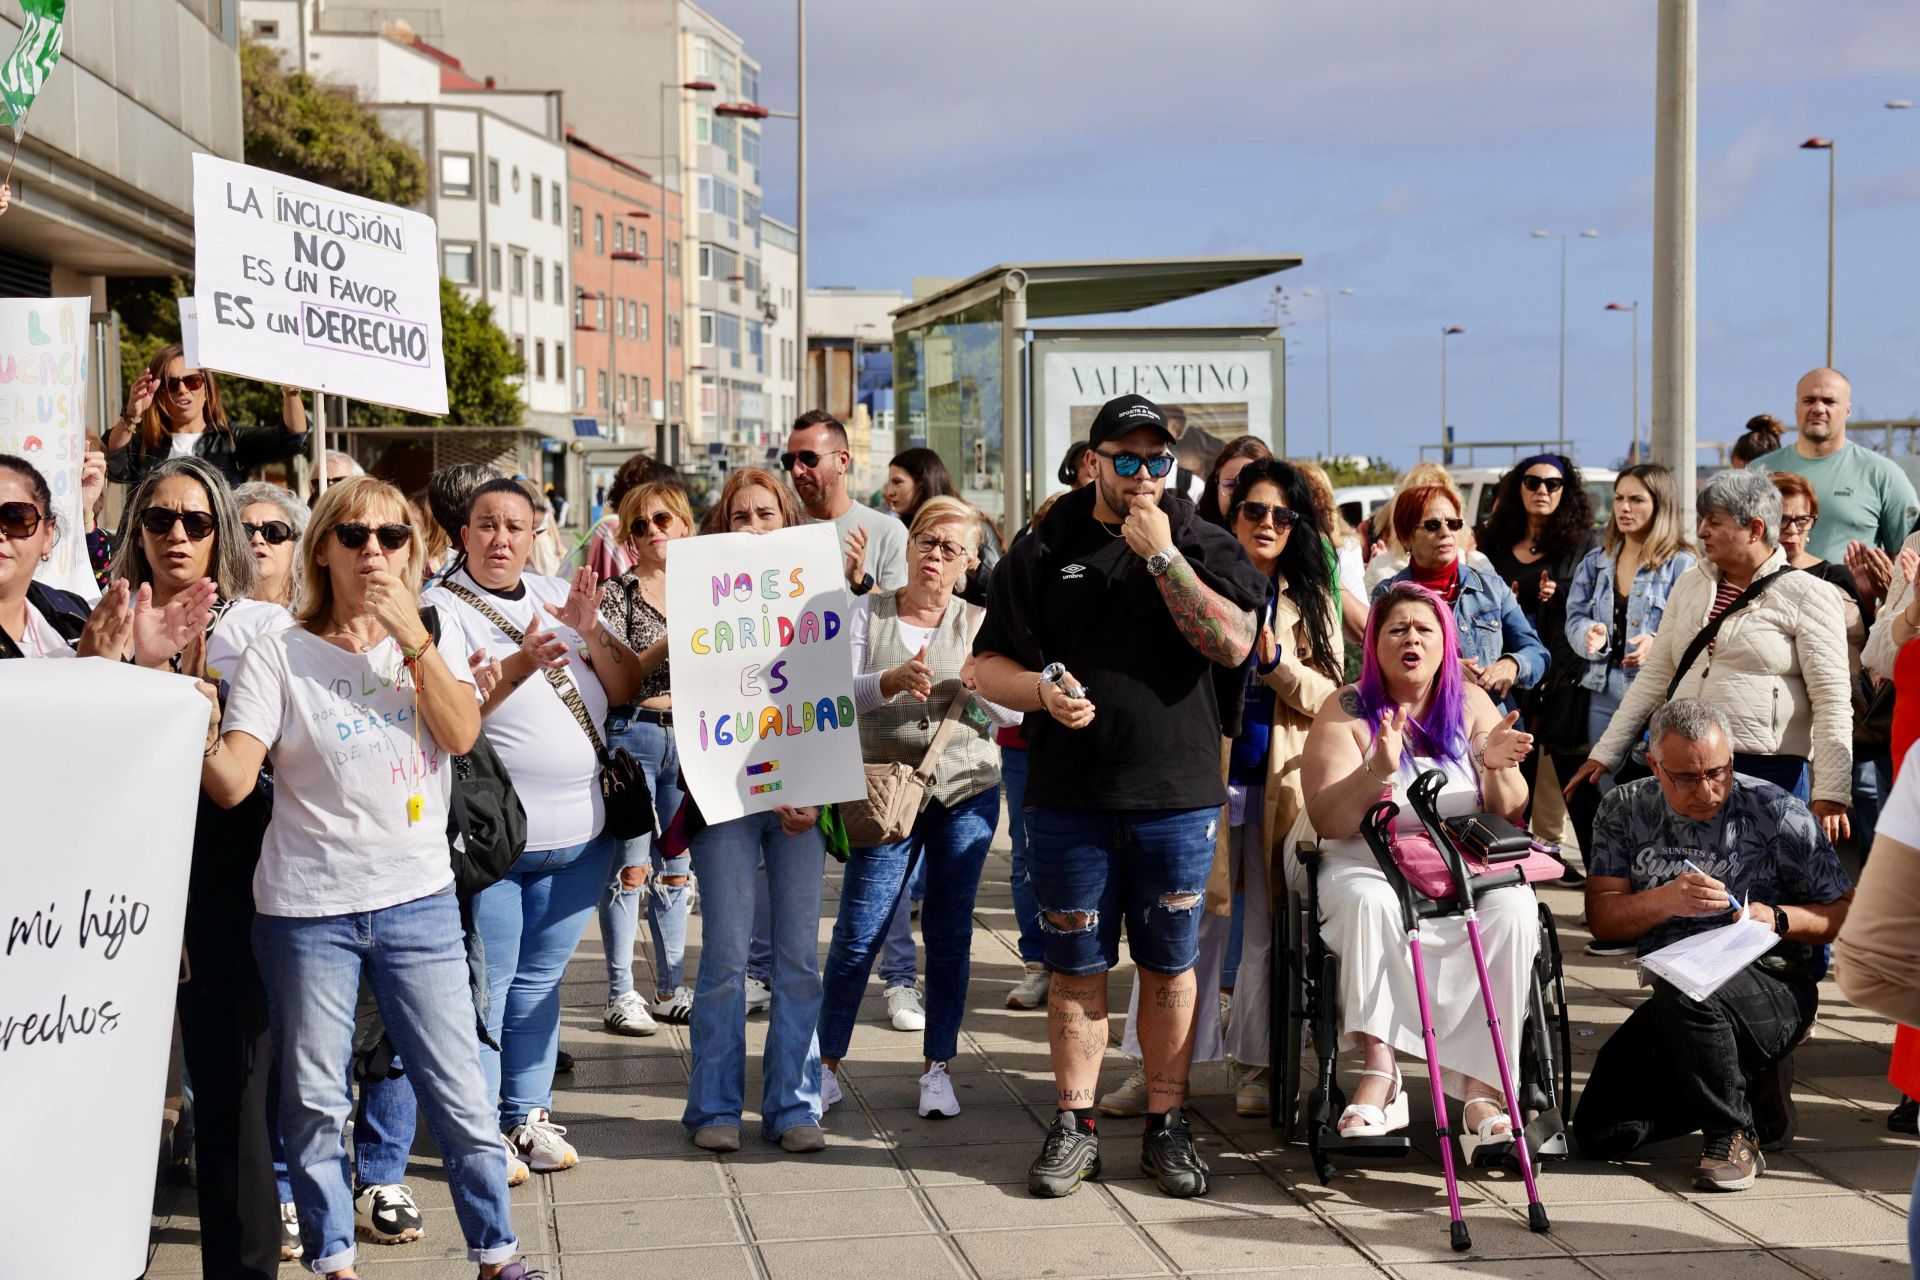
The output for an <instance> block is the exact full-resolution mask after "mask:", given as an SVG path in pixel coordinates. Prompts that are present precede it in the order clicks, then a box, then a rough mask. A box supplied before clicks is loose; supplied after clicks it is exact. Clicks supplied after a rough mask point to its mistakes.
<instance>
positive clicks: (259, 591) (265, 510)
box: [233, 480, 310, 608]
mask: <svg viewBox="0 0 1920 1280" xmlns="http://www.w3.org/2000/svg"><path fill="white" fill-rule="evenodd" d="M233 500H234V501H235V502H237V503H239V504H240V527H241V529H243V530H245V531H246V535H247V549H248V550H249V551H251V552H253V559H254V565H255V567H256V568H257V569H258V570H259V575H260V576H259V581H258V583H257V585H256V586H255V587H254V592H253V594H254V598H255V599H257V600H270V601H272V602H273V603H274V604H277V605H284V606H287V607H289V608H291V607H292V605H293V556H294V550H295V547H296V545H297V544H298V543H299V541H300V539H301V538H302V537H304V536H305V535H306V532H307V519H308V516H309V514H310V513H309V512H308V510H307V504H306V503H304V502H301V501H300V500H299V499H298V498H296V497H294V496H293V494H292V493H291V492H289V491H288V490H286V489H283V488H281V487H280V486H279V485H277V484H268V483H267V482H266V481H264V480H249V481H248V482H247V483H245V484H243V485H241V486H240V487H239V488H238V489H235V490H234V491H233Z"/></svg>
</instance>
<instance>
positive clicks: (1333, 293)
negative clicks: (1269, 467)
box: [1300, 289, 1353, 458]
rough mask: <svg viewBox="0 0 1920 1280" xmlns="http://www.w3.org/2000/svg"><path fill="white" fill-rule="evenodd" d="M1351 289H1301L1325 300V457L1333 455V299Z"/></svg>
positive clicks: (1312, 296)
mask: <svg viewBox="0 0 1920 1280" xmlns="http://www.w3.org/2000/svg"><path fill="white" fill-rule="evenodd" d="M1352 294H1353V290H1351V289H1327V290H1324V291H1323V290H1320V289H1302V290H1301V291H1300V296H1301V297H1303V298H1318V297H1322V296H1324V297H1325V298H1326V300H1327V307H1326V311H1327V457H1328V458H1332V457H1333V300H1334V299H1335V298H1336V297H1351V296H1352Z"/></svg>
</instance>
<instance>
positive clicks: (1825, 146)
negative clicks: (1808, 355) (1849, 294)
mask: <svg viewBox="0 0 1920 1280" xmlns="http://www.w3.org/2000/svg"><path fill="white" fill-rule="evenodd" d="M1800 149H1801V150H1802V151H1824V152H1826V153H1827V367H1828V368H1829V369H1831V368H1832V367H1833V153H1834V151H1835V147H1834V145H1833V139H1832V138H1808V139H1807V140H1806V141H1805V142H1803V143H1801V144H1800Z"/></svg>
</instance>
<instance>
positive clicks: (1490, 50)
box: [708, 0, 1920, 464]
mask: <svg viewBox="0 0 1920 1280" xmlns="http://www.w3.org/2000/svg"><path fill="white" fill-rule="evenodd" d="M708 7H709V8H710V9H711V10H712V11H713V12H714V14H715V15H716V16H717V17H719V18H720V19H721V20H722V21H724V22H726V23H728V25H730V26H732V27H733V28H734V29H735V30H736V31H738V32H740V34H741V35H742V36H743V37H744V38H745V39H746V41H747V43H748V47H749V49H750V50H751V51H752V52H753V54H754V55H755V56H756V57H758V58H759V60H760V61H761V64H762V67H763V70H762V77H761V84H762V97H763V98H764V99H765V100H766V102H767V103H768V105H771V106H774V107H778V108H788V107H791V106H792V104H793V96H794V75H793V53H794V30H793V19H792V9H791V7H790V4H789V3H788V2H787V0H709V6H708ZM1655 21H1656V8H1655V5H1654V3H1653V0H1607V2H1606V3H1602V4H1584V5H1575V4H1572V3H1545V4H1542V3H1519V2H1514V3H1466V2H1460V3H1446V4H1432V3H1421V2H1419V0H1346V2H1344V3H1334V2H1314V3H1306V2H1297V3H1296V2H1282V0H1183V2H1182V3H1181V4H1179V5H1173V6H1163V5H1148V4H1145V3H1138V2H1133V0H1127V2H1116V0H1021V2H1019V3H1015V2H1014V0H966V3H964V4H939V5H936V4H932V3H921V2H918V0H915V2H910V3H895V4H873V3H865V4H853V3H850V2H849V0H813V3H812V4H811V5H810V6H809V22H810V25H809V30H808V53H809V62H810V76H809V81H808V90H809V97H810V104H809V105H810V107H811V117H812V118H811V129H810V135H809V150H810V153H811V161H812V166H811V171H810V174H809V185H810V187H811V190H812V198H811V201H810V204H811V213H812V217H813V225H812V228H811V254H812V262H811V265H810V270H809V275H810V277H811V280H812V283H813V284H815V285H816V286H817V285H824V284H839V285H856V286H862V287H891V288H899V289H901V290H906V289H908V288H909V287H910V284H911V280H912V278H913V277H914V276H916V275H951V276H960V275H968V274H971V273H973V272H975V271H977V270H980V269H982V268H984V267H987V266H990V265H992V264H994V263H996V262H1005V261H1018V260H1022V259H1037V260H1046V259H1074V258H1096V257H1107V256H1118V255H1183V254H1201V253H1250V252H1266V251H1273V252H1285V253H1298V254H1301V255H1303V256H1304V257H1305V258H1306V264H1305V265H1304V266H1303V267H1301V268H1299V269H1298V270H1295V271H1291V272H1288V273H1285V274H1284V275H1282V276H1279V277H1276V278H1274V279H1272V280H1269V281H1265V282H1259V283H1255V284H1252V285H1248V286H1244V287H1242V288H1240V289H1235V290H1229V291H1223V292H1220V293H1216V294H1212V295H1209V296H1207V297H1204V298H1198V299H1192V300H1189V301H1188V302H1185V303H1179V304H1174V305H1172V306H1169V307H1163V308H1160V309H1158V310H1156V311H1151V312H1141V313H1137V314H1136V315H1135V316H1133V317H1128V318H1127V319H1125V320H1124V321H1122V323H1140V322H1146V321H1148V320H1163V321H1165V322H1168V323H1254V322H1260V321H1263V320H1265V319H1267V318H1269V317H1270V316H1271V314H1272V308H1271V294H1272V289H1273V286H1274V285H1275V284H1276V283H1278V284H1284V285H1285V286H1286V288H1287V290H1288V292H1289V293H1290V294H1293V295H1298V293H1299V292H1300V290H1301V289H1303V288H1309V287H1313V288H1324V287H1327V286H1333V287H1336V288H1351V289H1353V290H1354V294H1353V296H1352V297H1350V298H1341V299H1340V300H1339V302H1338V303H1337V310H1336V312H1335V315H1334V378H1335V391H1334V396H1335V425H1336V429H1337V434H1338V437H1339V439H1340V440H1341V442H1342V451H1346V450H1347V449H1349V448H1357V447H1360V446H1361V445H1363V446H1364V448H1365V450H1366V451H1370V452H1379V453H1384V454H1386V455H1387V456H1389V457H1391V458H1393V459H1395V460H1396V461H1408V460H1411V459H1412V458H1413V457H1414V456H1415V454H1416V452H1417V449H1418V446H1419V445H1420V444H1422V443H1428V442H1431V441H1433V440H1434V439H1435V438H1436V437H1437V435H1438V424H1439V412H1440V411H1439V380H1440V371H1439V359H1440V357H1439V332H1440V329H1441V328H1442V327H1443V326H1445V325H1450V324H1457V325H1459V326H1461V327H1462V328H1463V329H1465V330H1466V333H1465V334H1463V335H1461V336H1459V337H1456V338H1454V339H1453V340H1452V342H1453V345H1452V348H1451V352H1450V357H1449V375H1450V377H1449V383H1450V386H1449V397H1450V411H1451V412H1450V416H1451V418H1452V420H1453V422H1454V424H1455V426H1456V428H1457V429H1458V431H1459V434H1460V435H1461V437H1462V438H1482V439H1491V438H1510V437H1528V438H1533V437H1539V436H1543V435H1544V436H1546V437H1551V436H1552V435H1553V434H1554V432H1555V429H1556V421H1557V414H1558V408H1557V405H1558V392H1557V386H1558V381H1557V379H1558V340H1559V311H1558V297H1559V294H1558V288H1559V283H1558V282H1559V277H1558V262H1559V259H1558V245H1557V243H1556V242H1553V241H1541V240H1534V239H1532V238H1530V236H1529V233H1530V232H1531V231H1532V230H1533V229H1534V228H1536V227H1539V228H1546V229H1551V230H1570V231H1578V230H1586V229H1592V230H1596V231H1598V232H1599V233H1600V237H1599V238H1598V239H1596V240H1579V241H1575V242H1574V243H1573V245H1572V246H1571V248H1570V258H1569V275H1568V294H1567V297H1568V301H1567V310H1568V339H1567V406H1568V407H1567V420H1568V428H1567V429H1568V434H1569V437H1570V438H1571V439H1573V440H1574V441H1575V443H1576V448H1577V456H1579V457H1580V458H1582V459H1585V460H1587V461H1591V462H1599V463H1605V464H1610V463H1612V462H1613V461H1615V460H1616V459H1617V457H1618V456H1619V455H1621V454H1623V453H1624V452H1625V447H1626V446H1625V442H1626V437H1627V432H1628V427H1629V423H1630V420H1631V416H1632V413H1631V386H1632V383H1631V362H1632V343H1631V336H1632V325H1631V322H1630V320H1629V318H1628V317H1626V316H1624V315H1616V314H1610V313H1608V312H1606V311H1604V310H1603V308H1604V307H1605V305H1606V303H1608V302H1610V301H1619V302H1622V303H1629V302H1632V301H1634V300H1635V299H1638V300H1640V302H1641V304H1642V311H1641V341H1642V343H1643V348H1642V360H1641V379H1642V397H1641V398H1642V414H1643V417H1644V415H1645V414H1646V413H1647V412H1648V409H1647V405H1648V403H1649V402H1650V399H1651V394H1650V373H1649V364H1650V361H1649V359H1648V357H1647V355H1646V347H1645V345H1644V344H1646V343H1647V342H1648V339H1649V337H1650V331H1651V322H1652V315H1651V302H1650V299H1651V296H1652V272H1653V241H1652V233H1651V226H1652V198H1653V148H1654V141H1653V118H1654V87H1653V76H1654V59H1655V36H1656V29H1655ZM1889 98H1907V99H1914V100H1917V101H1920V19H1917V18H1916V14H1915V10H1914V8H1913V7H1912V4H1911V3H1910V0H1908V2H1906V3H1900V2H1897V0H1896V2H1884V3H1883V2H1881V0H1847V3H1845V4H1835V5H1823V6H1815V5H1809V4H1803V3H1796V2H1793V0H1739V2H1738V3H1729V2H1725V0H1714V2H1709V3H1703V4H1702V5H1701V13H1700V94H1699V113H1700V115H1699V118H1700V129H1699V156H1700V165H1699V208H1700V232H1699V270H1698V285H1699V396H1698V424H1699V426H1698V429H1699V436H1700V438H1701V439H1702V440H1713V439H1724V440H1731V439H1732V438H1733V437H1734V436H1735V435H1737V434H1738V432H1739V430H1740V428H1741V425H1742V424H1743V423H1744V422H1745V420H1746V419H1747V417H1748V416H1749V415H1751V414H1754V413H1758V412H1772V413H1775V414H1777V415H1779V416H1781V417H1783V418H1785V417H1789V416H1790V411H1791V405H1792V394H1793V384H1794V381H1795V380H1796V378H1797V377H1798V376H1799V374H1800V373H1802V372H1803V371H1805V370H1806V369H1808V368H1810V367H1812V366H1814V365H1817V364H1819V363H1821V360H1822V358H1823V353H1824V345H1825V288H1826V257H1825V254H1826V158H1825V155H1824V153H1818V152H1804V151H1801V150H1799V149H1798V144H1799V143H1800V142H1801V141H1803V140H1804V139H1805V138H1807V137H1808V136H1809V135H1814V134H1819V135H1824V136H1830V137H1833V138H1835V139H1837V140H1838V142H1839V145H1840V150H1839V153H1838V161H1839V208H1840V216H1839V220H1838V240H1839V254H1838V257H1839V269H1838V273H1837V278H1838V319H1837V324H1836V334H1837V336H1836V347H1837V356H1836V362H1837V363H1838V364H1839V366H1840V367H1841V368H1842V369H1843V370H1845V371H1846V372H1847V373H1848V374H1849V375H1850V376H1851V377H1852V379H1853V381H1854V386H1855V416H1856V417H1860V418H1868V417H1913V416H1920V344H1917V343H1916V338H1920V318H1916V308H1915V306H1914V304H1913V299H1914V298H1915V296H1916V294H1920V245H1916V237H1917V236H1920V110H1912V111H1888V110H1886V109H1885V108H1884V107H1883V105H1882V104H1883V103H1884V102H1885V101H1886V100H1887V99H1889ZM791 130H792V125H791V124H789V123H782V122H779V121H772V122H769V124H768V126H767V130H766V133H767V139H766V144H765V156H766V162H765V164H766V167H765V186H766V193H767V196H766V207H767V209H768V210H769V211H770V212H772V213H774V214H775V215H776V216H791V213H792V209H793V146H792V136H793V135H792V132H791ZM1321 305H1322V304H1321V303H1320V302H1319V301H1318V300H1315V299H1303V298H1299V297H1297V296H1295V297H1294V298H1293V300H1292V302H1291V304H1290V312H1291V319H1293V320H1294V321H1296V322H1297V323H1296V324H1295V325H1294V326H1293V327H1291V328H1288V329H1287V330H1286V331H1285V333H1286V336H1287V338H1288V342H1289V347H1290V367H1289V384H1288V395H1287V405H1288V417H1289V422H1290V424H1291V430H1292V433H1293V435H1294V439H1295V441H1296V442H1298V441H1300V440H1302V439H1305V440H1307V441H1310V442H1313V444H1314V447H1316V448H1317V447H1318V446H1319V443H1320V442H1322V441H1324V438H1325V432H1326V410H1327V405H1326V381H1325V368H1326V366H1325V359H1326V344H1325V339H1324V332H1325V331H1324V329H1323V327H1322V318H1323V317H1322V313H1321V312H1320V311H1319V309H1318V308H1319V307H1320V306H1321ZM1349 442H1354V443H1351V444H1350V443H1349Z"/></svg>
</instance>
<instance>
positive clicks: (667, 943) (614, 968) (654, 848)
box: [600, 714, 690, 1003]
mask: <svg viewBox="0 0 1920 1280" xmlns="http://www.w3.org/2000/svg"><path fill="white" fill-rule="evenodd" d="M607 742H608V745H610V746H615V747H625V748H626V749H627V750H628V751H630V752H632V753H633V758H634V759H635V760H636V761H638V762H639V764H640V772H641V773H643V774H645V775H646V779H647V788H648V790H650V791H652V792H653V811H654V814H655V816H656V817H657V818H658V819H659V822H660V829H661V830H662V831H665V830H666V829H667V824H668V823H670V822H672V821H673V815H674V814H676V813H678V812H679V811H680V801H681V800H682V799H683V793H682V792H681V790H680V752H679V749H678V748H676V747H675V746H674V744H673V730H672V729H669V728H667V727H666V726H665V725H659V724H655V723H653V722H652V721H651V720H629V719H627V718H626V717H625V716H622V715H618V714H615V715H612V716H609V717H608V718H607ZM689 865H690V860H689V859H688V857H687V855H685V854H681V855H680V856H679V857H677V858H663V857H661V856H660V849H659V846H658V844H657V843H656V842H655V841H654V838H653V837H652V836H640V837H638V838H637V839H633V840H629V841H627V842H626V844H625V846H624V847H623V848H622V849H621V851H620V856H619V857H618V858H617V859H615V861H614V867H613V875H612V876H611V877H609V879H608V881H607V890H606V893H605V894H604V895H603V896H602V897H601V899H600V941H601V944H602V945H603V946H604V947H605V949H606V953H607V1000H608V1003H612V1002H613V1001H615V1000H618V999H619V998H620V997H621V996H623V995H625V994H627V992H629V991H631V990H633V940H634V935H635V934H637V933H638V932H639V930H640V919H639V917H640V899H641V897H642V896H643V895H644V896H645V898H646V902H647V931H648V932H649V933H651V934H652V935H653V979H654V981H653V986H654V994H656V995H657V996H659V997H661V998H662V999H665V998H666V997H667V996H670V995H672V994H673V989H674V988H675V987H677V986H680V985H681V984H683V983H684V982H685V981H686V955H687V917H688V915H689V914H690V912H689V910H688V906H689V904H688V901H687V886H686V885H685V884H684V883H683V884H672V885H670V884H664V883H662V880H663V878H664V877H666V876H684V875H686V874H687V869H688V866H689ZM624 867H652V868H653V874H652V876H651V877H650V878H649V880H648V882H647V884H646V885H645V886H644V887H642V888H639V889H623V888H621V887H620V871H621V869H622V868H624Z"/></svg>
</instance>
